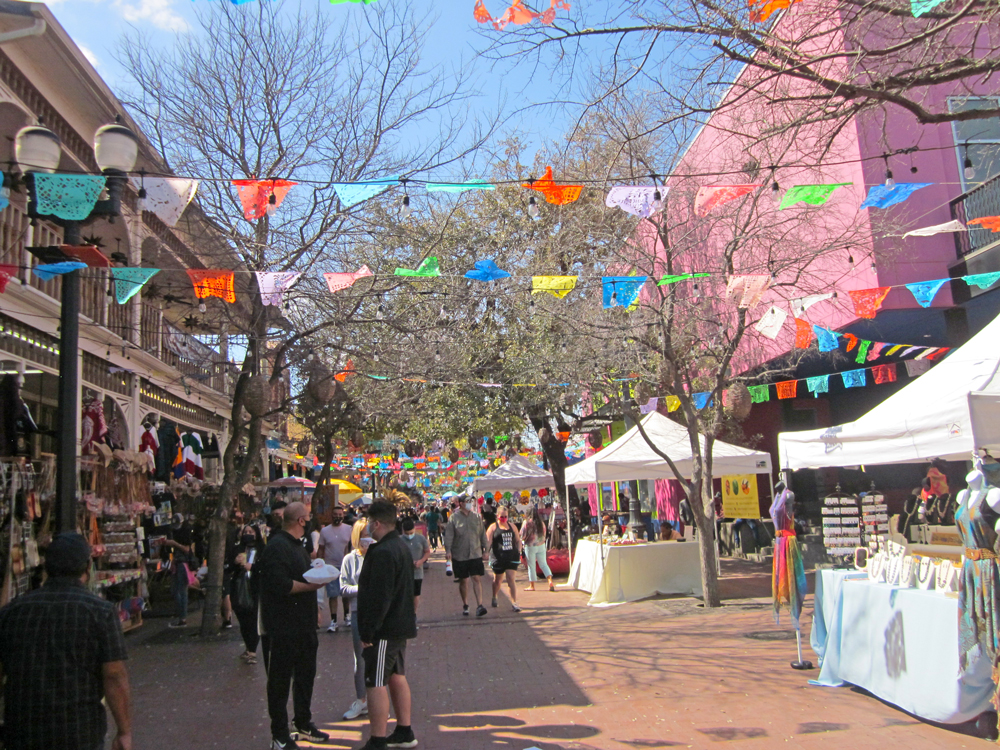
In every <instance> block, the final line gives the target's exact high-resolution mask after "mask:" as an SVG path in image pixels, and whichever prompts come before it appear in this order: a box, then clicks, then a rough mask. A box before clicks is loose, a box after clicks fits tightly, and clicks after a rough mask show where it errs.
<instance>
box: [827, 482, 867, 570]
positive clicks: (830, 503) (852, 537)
mask: <svg viewBox="0 0 1000 750" xmlns="http://www.w3.org/2000/svg"><path fill="white" fill-rule="evenodd" d="M821 513H822V515H823V545H824V546H825V547H826V554H827V555H829V556H830V557H832V558H834V560H835V561H837V560H839V561H840V562H847V561H848V560H849V558H850V556H851V555H853V554H854V550H855V548H856V547H858V546H859V545H860V544H861V527H860V524H859V516H858V500H857V498H855V497H854V496H853V495H845V494H843V493H842V492H841V491H840V485H839V484H838V485H837V487H836V490H835V491H834V493H833V494H832V495H829V496H828V497H825V498H823V507H822V509H821Z"/></svg>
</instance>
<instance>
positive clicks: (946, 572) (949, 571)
mask: <svg viewBox="0 0 1000 750" xmlns="http://www.w3.org/2000/svg"><path fill="white" fill-rule="evenodd" d="M935 584H936V585H937V590H938V591H954V585H955V567H954V566H953V565H952V563H951V560H942V561H941V563H940V564H939V565H938V569H937V577H936V580H935Z"/></svg>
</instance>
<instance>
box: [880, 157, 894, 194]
mask: <svg viewBox="0 0 1000 750" xmlns="http://www.w3.org/2000/svg"><path fill="white" fill-rule="evenodd" d="M882 158H883V159H884V160H885V186H886V187H887V188H889V189H890V190H892V189H893V188H894V187H896V180H895V179H893V176H892V170H891V169H889V155H888V154H885V155H884V156H883V157H882Z"/></svg>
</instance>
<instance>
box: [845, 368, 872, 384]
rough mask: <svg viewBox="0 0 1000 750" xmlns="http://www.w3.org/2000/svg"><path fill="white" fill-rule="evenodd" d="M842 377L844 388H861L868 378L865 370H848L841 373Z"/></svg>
mask: <svg viewBox="0 0 1000 750" xmlns="http://www.w3.org/2000/svg"><path fill="white" fill-rule="evenodd" d="M840 379H841V380H843V381H844V388H860V387H861V386H863V385H864V384H865V383H866V382H867V379H866V378H865V371H864V370H848V371H847V372H842V373H840Z"/></svg>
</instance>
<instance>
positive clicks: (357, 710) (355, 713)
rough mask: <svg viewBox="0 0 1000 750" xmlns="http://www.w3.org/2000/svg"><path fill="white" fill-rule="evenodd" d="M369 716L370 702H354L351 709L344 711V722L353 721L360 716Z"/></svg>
mask: <svg viewBox="0 0 1000 750" xmlns="http://www.w3.org/2000/svg"><path fill="white" fill-rule="evenodd" d="M367 714H368V701H354V703H352V704H351V707H350V708H349V709H347V710H346V711H344V721H352V720H354V719H356V718H358V717H359V716H365V715H367Z"/></svg>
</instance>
